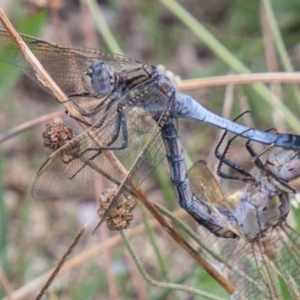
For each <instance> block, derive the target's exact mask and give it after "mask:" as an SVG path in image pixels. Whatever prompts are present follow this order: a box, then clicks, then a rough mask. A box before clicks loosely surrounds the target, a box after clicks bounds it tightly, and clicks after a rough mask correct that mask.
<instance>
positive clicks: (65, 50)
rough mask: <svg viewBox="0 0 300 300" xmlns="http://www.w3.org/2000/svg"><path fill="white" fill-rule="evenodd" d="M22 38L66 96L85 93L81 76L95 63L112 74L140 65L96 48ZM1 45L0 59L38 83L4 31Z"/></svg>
mask: <svg viewBox="0 0 300 300" xmlns="http://www.w3.org/2000/svg"><path fill="white" fill-rule="evenodd" d="M21 37H22V39H23V40H24V41H25V43H26V44H27V45H28V47H29V48H30V49H31V51H32V52H33V53H34V55H35V56H36V57H37V59H38V60H39V61H40V62H41V64H42V65H43V66H44V68H45V69H46V70H47V72H48V73H49V74H50V75H51V77H52V78H53V79H54V80H55V81H56V83H57V84H58V85H59V87H60V88H61V89H62V90H63V91H64V92H65V93H66V95H67V96H69V95H72V94H81V93H83V92H86V90H85V88H84V86H83V82H82V76H83V73H84V72H86V71H87V70H88V69H89V68H90V66H91V64H92V63H93V62H94V61H96V60H101V61H103V62H104V63H107V64H108V65H109V66H110V67H111V70H113V71H121V70H123V69H124V68H128V67H132V66H137V65H140V64H141V63H140V62H138V61H136V60H134V59H131V58H128V57H126V56H122V55H116V54H105V53H102V52H100V51H98V50H95V49H88V48H72V47H66V46H60V45H58V44H54V43H50V42H46V41H43V40H39V39H36V38H33V37H30V36H27V35H21ZM0 46H1V55H0V59H1V60H3V61H6V62H8V63H10V64H13V65H16V66H18V67H19V68H20V69H22V71H23V72H25V73H26V74H27V75H29V76H30V77H31V78H33V79H34V80H35V81H36V82H38V83H39V81H38V79H37V78H36V77H35V75H34V73H33V71H32V70H31V68H30V66H29V65H28V64H27V62H26V60H25V58H24V57H23V55H22V53H21V52H20V50H19V49H18V47H17V46H16V45H15V44H14V42H13V41H12V40H11V37H10V35H9V34H8V33H7V32H6V31H5V30H4V29H0ZM39 84H40V83H39Z"/></svg>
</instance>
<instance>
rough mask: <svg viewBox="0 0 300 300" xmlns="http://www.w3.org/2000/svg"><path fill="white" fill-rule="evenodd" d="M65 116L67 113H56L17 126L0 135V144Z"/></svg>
mask: <svg viewBox="0 0 300 300" xmlns="http://www.w3.org/2000/svg"><path fill="white" fill-rule="evenodd" d="M63 116H65V112H63V111H57V112H55V113H52V114H48V115H45V116H42V117H40V118H37V119H35V120H32V121H29V122H26V123H23V124H21V125H19V126H16V127H15V128H13V129H11V130H8V131H6V132H5V133H3V134H0V144H1V143H3V142H4V141H6V140H8V139H10V138H12V137H13V136H15V135H17V134H20V133H21V132H23V131H25V130H28V129H31V128H32V127H34V126H37V125H39V124H41V123H44V122H48V121H51V120H52V119H54V118H55V117H63Z"/></svg>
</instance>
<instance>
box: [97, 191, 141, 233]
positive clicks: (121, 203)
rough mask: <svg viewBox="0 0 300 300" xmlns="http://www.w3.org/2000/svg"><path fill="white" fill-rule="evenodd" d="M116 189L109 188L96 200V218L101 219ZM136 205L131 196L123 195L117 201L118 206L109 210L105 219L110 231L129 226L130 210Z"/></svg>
mask: <svg viewBox="0 0 300 300" xmlns="http://www.w3.org/2000/svg"><path fill="white" fill-rule="evenodd" d="M116 191H117V189H116V187H114V188H110V189H108V190H106V191H105V192H103V193H102V195H101V196H100V197H99V198H98V203H99V208H98V212H97V213H98V216H99V218H102V217H103V215H104V213H105V211H106V210H107V208H108V207H109V204H110V202H111V201H112V199H113V198H114V195H115V193H116ZM136 205H137V201H136V200H135V199H133V198H132V197H131V196H129V195H127V196H125V195H124V194H123V195H121V196H120V198H119V199H118V204H117V205H116V206H115V207H114V208H113V209H112V210H111V212H110V214H109V215H108V217H107V219H106V225H107V227H108V229H110V230H122V229H125V228H127V227H128V226H129V224H130V222H131V221H132V220H133V217H134V216H133V213H132V210H133V209H134V208H135V206H136Z"/></svg>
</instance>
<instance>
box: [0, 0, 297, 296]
mask: <svg viewBox="0 0 300 300" xmlns="http://www.w3.org/2000/svg"><path fill="white" fill-rule="evenodd" d="M178 3H180V5H182V7H183V8H184V9H186V10H187V11H188V12H190V13H191V15H192V16H193V17H194V19H195V20H193V19H186V18H185V17H186V16H185V15H184V14H183V13H182V11H176V10H175V9H176V8H177V4H178ZM0 7H1V8H2V9H3V10H4V11H5V13H6V14H7V15H8V17H9V18H10V20H11V21H12V22H13V24H14V25H15V27H16V28H17V29H18V31H19V32H21V33H25V34H29V35H33V36H36V37H40V38H41V39H44V40H48V41H52V42H57V43H59V44H67V45H73V46H80V47H82V46H84V47H92V48H97V49H100V50H101V51H104V52H117V53H124V54H125V55H127V56H129V57H133V58H135V59H136V60H140V61H146V62H149V63H151V64H154V65H157V64H163V65H164V66H166V68H167V69H170V70H171V71H173V72H174V73H175V74H177V75H179V76H181V78H182V79H190V78H204V77H209V76H216V75H226V74H230V73H239V72H240V71H239V69H240V65H239V62H241V63H242V64H243V65H244V67H245V68H248V69H249V70H251V71H252V72H271V71H293V70H295V71H297V70H298V69H299V66H300V47H299V40H300V33H299V32H300V3H299V1H296V0H289V1H286V0H273V1H272V2H271V1H267V0H266V1H239V0H232V1H228V0H227V1H226V0H224V1H216V0H212V1H205V0H182V1H178V2H176V1H171V0H170V1H168V0H164V1H163V0H161V1H159V0H152V1H138V0H122V1H116V0H106V1H105V0H103V1H97V2H94V1H85V0H82V1H74V0H65V1H60V0H52V1H51V0H49V1H46V0H44V1H39V0H24V1H21V0H20V1H17V0H0ZM194 21H195V22H196V25H197V26H200V27H199V28H198V27H196V25H195V24H194V23H193V22H194ZM272 22H273V23H272ZM270 24H271V25H270ZM272 24H273V26H272ZM274 24H275V25H274ZM105 26H107V28H108V29H109V31H106V32H104V31H103V30H104V29H105ZM201 26H202V27H201ZM205 29H206V30H207V31H205ZM110 34H111V35H110ZM215 39H216V40H218V41H219V42H220V43H221V44H222V45H223V46H224V47H225V48H224V49H223V48H222V47H221V48H220V49H219V48H217V47H216V44H215V42H216V40H215ZM226 49H227V50H226ZM267 87H269V88H270V89H271V90H272V91H273V93H274V95H275V96H276V97H277V99H278V100H279V102H280V103H281V105H282V106H284V107H285V109H286V111H284V113H282V112H280V111H279V110H278V109H277V108H276V107H277V106H276V105H277V104H276V103H275V102H272V101H270V100H269V99H267V98H268V96H270V97H269V98H272V97H271V95H270V94H268V93H267V94H266V91H267V90H266V88H267ZM263 88H264V89H260V90H259V89H255V88H253V86H236V87H234V88H228V87H215V88H211V87H209V88H201V89H200V88H199V89H194V90H193V91H190V92H189V91H185V93H190V94H191V95H192V96H193V97H194V98H195V99H197V100H198V101H199V102H200V103H201V104H203V105H204V106H205V107H207V108H208V109H210V110H212V111H214V112H216V113H218V114H222V115H225V116H226V117H228V118H231V119H232V118H234V117H235V116H236V115H238V114H239V113H240V112H242V111H244V110H246V109H250V110H251V111H252V112H253V115H252V119H251V120H248V121H247V122H248V123H247V124H248V125H253V126H255V127H256V128H260V129H262V130H265V129H268V128H272V127H275V128H277V129H278V130H279V131H285V132H294V133H299V132H300V130H299V128H300V127H299V124H298V123H297V122H292V117H290V116H293V117H295V119H296V120H297V119H299V114H300V109H299V101H298V100H299V99H300V97H299V95H300V93H299V90H298V87H296V86H295V85H288V84H287V85H279V84H273V85H271V86H264V87H263ZM0 105H1V110H0V126H1V127H0V128H1V133H2V134H5V133H6V132H7V130H9V129H11V128H14V126H17V125H20V124H23V123H24V122H27V121H29V120H33V119H36V118H37V117H40V116H42V115H47V114H49V113H52V112H55V111H62V110H63V109H62V108H61V107H60V106H59V104H57V103H56V101H55V100H54V99H53V97H52V96H51V95H49V94H47V93H45V92H44V91H43V90H41V89H39V88H38V87H37V86H36V84H35V83H33V82H32V81H30V79H28V78H26V77H25V76H24V75H22V74H21V72H20V70H19V69H18V68H15V67H12V66H10V65H6V64H3V63H1V65H0ZM286 112H287V114H286ZM249 122H250V123H249ZM43 129H44V124H42V125H39V126H36V127H34V128H31V129H30V130H27V131H25V132H22V133H21V134H18V135H17V136H15V137H13V138H11V139H9V140H7V141H5V142H4V143H2V145H1V155H0V176H1V186H0V264H1V266H2V272H4V273H5V277H6V278H7V280H8V283H9V287H10V288H11V289H12V290H18V289H19V288H21V287H26V286H30V284H32V282H34V280H36V279H38V278H39V276H41V275H42V274H44V273H45V272H47V271H48V270H50V269H51V268H52V267H54V266H55V264H56V263H57V261H58V260H59V258H60V257H61V256H62V255H63V253H64V251H66V249H67V247H68V245H70V243H71V241H72V239H73V238H74V236H75V234H76V233H77V232H78V230H79V229H80V228H81V227H82V226H83V224H84V223H85V222H87V221H89V222H95V221H96V220H97V216H96V205H95V202H94V201H93V199H79V200H76V201H75V200H74V201H62V200H56V201H53V200H49V201H44V202H39V201H35V200H33V199H32V197H31V194H30V189H31V185H32V180H33V178H34V175H35V174H36V172H37V170H38V168H39V166H40V165H41V163H42V162H43V161H44V160H45V159H46V158H47V156H48V155H49V154H50V153H48V152H47V150H46V149H44V148H43V142H42V137H41V132H42V131H43ZM297 129H298V131H297ZM179 131H180V136H181V140H182V143H183V145H184V148H185V152H186V154H188V156H187V161H188V164H189V165H190V161H195V160H197V159H199V158H204V159H206V160H208V161H209V163H210V165H211V166H214V164H215V161H214V159H213V150H214V147H215V144H216V141H217V139H218V136H219V134H220V132H219V131H218V130H217V129H216V128H212V127H211V126H208V125H203V124H195V123H193V122H187V121H181V120H180V121H179ZM241 151H243V146H242V144H238V145H235V146H234V147H232V149H231V150H230V156H231V157H234V159H235V161H236V162H237V163H240V164H241V165H243V166H245V167H250V165H249V163H250V160H249V159H248V158H247V156H246V155H242V154H241ZM237 154H238V155H237ZM164 163H165V162H164ZM167 169H168V168H167V167H166V165H165V164H163V165H162V166H160V167H159V168H158V169H157V170H156V171H155V173H154V174H153V176H151V178H149V179H148V180H147V182H146V183H145V184H143V190H144V192H145V193H146V195H147V196H149V198H150V199H152V200H153V201H155V202H158V203H161V204H162V205H164V206H166V207H167V208H168V209H170V210H176V209H178V204H177V203H176V200H175V196H174V193H173V190H172V187H171V185H170V177H169V173H168V172H167V171H166V170H167ZM296 186H297V185H296ZM229 188H230V189H231V187H229ZM230 191H231V190H230ZM135 214H136V217H135V220H134V222H133V224H132V225H131V226H132V227H134V226H137V225H138V224H140V223H143V222H144V221H145V219H150V218H151V217H150V216H149V215H148V214H146V215H145V214H144V213H141V209H137V210H136V212H135ZM184 221H185V222H187V223H188V224H189V225H190V226H191V227H192V228H194V229H195V230H196V226H195V223H194V222H193V220H191V218H190V217H188V216H185V217H184ZM92 227H93V225H91V228H92ZM115 235H117V234H116V233H111V232H108V231H107V230H106V229H102V230H100V231H99V232H96V234H94V235H90V233H89V232H88V233H87V234H85V238H84V239H83V240H81V242H80V244H79V245H78V247H77V249H76V250H75V253H74V255H79V254H81V253H86V251H88V250H89V249H92V248H93V247H96V246H97V245H99V244H101V243H102V244H104V243H105V242H107V241H108V240H109V239H110V238H111V237H112V236H115ZM154 238H155V240H156V243H157V246H158V248H159V251H160V255H161V257H162V258H163V260H164V261H165V267H166V269H164V268H163V267H162V265H163V264H162V263H161V262H159V260H157V256H155V255H154V254H153V253H154V249H153V244H152V243H151V242H150V241H149V233H148V235H147V234H146V233H145V232H142V233H140V234H135V236H134V238H132V243H133V245H134V248H135V251H136V252H137V253H138V255H139V257H140V259H141V260H142V262H143V264H144V267H145V269H146V270H147V272H148V273H149V274H151V276H153V277H155V278H156V279H157V280H163V281H170V282H174V283H183V284H185V285H188V286H192V287H195V288H197V289H199V290H203V291H207V292H210V293H212V294H213V295H216V296H221V297H223V298H225V299H228V298H229V296H228V295H227V294H226V292H225V291H224V290H222V288H221V287H219V286H218V284H217V283H216V282H215V281H213V280H212V279H211V278H210V277H209V276H208V275H207V274H206V273H205V272H204V271H202V270H201V268H199V267H196V266H195V264H194V262H193V261H192V260H191V259H190V257H189V256H188V255H187V254H186V253H184V252H183V251H182V250H181V249H179V248H178V246H177V245H176V244H175V243H174V242H173V241H172V240H171V239H170V238H169V236H167V234H166V233H165V232H163V230H161V229H159V228H158V229H155V231H154ZM38 290H39V286H38V287H36V288H33V289H32V293H33V294H30V293H29V294H26V295H25V296H24V298H22V297H20V298H14V299H31V298H32V297H33V296H32V295H34V293H36V292H37V291H38ZM50 290H51V293H50V294H49V297H52V298H51V299H147V298H149V299H175V298H177V299H196V298H197V297H196V296H193V295H191V294H187V293H183V292H178V291H169V290H167V289H161V288H157V287H153V286H150V285H148V284H147V283H146V282H145V281H144V280H143V279H142V277H141V275H140V274H139V273H138V271H137V269H136V267H135V266H134V265H133V263H132V261H131V259H130V257H129V255H128V253H127V252H126V251H125V249H124V245H123V243H122V242H120V241H119V242H117V243H116V244H115V245H114V246H111V248H107V249H102V250H101V251H98V252H95V255H93V256H91V257H89V258H88V259H86V258H82V259H81V262H80V263H78V264H77V265H76V266H74V267H72V268H70V269H69V270H68V271H66V272H64V273H63V274H62V275H60V276H59V278H57V279H56V280H55V282H54V284H53V286H52V287H51V289H50ZM2 297H5V292H4V289H3V288H2V286H1V285H0V298H2Z"/></svg>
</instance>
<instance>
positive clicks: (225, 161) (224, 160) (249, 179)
mask: <svg viewBox="0 0 300 300" xmlns="http://www.w3.org/2000/svg"><path fill="white" fill-rule="evenodd" d="M226 133H227V132H226V131H225V133H224V134H223V136H222V138H221V140H220V142H219V143H218V145H217V147H216V149H215V156H216V157H217V159H218V160H219V164H218V168H217V174H218V176H220V177H222V178H224V179H232V180H239V181H242V182H255V178H254V177H253V176H252V175H251V174H250V173H249V172H247V171H246V170H244V169H243V168H242V167H241V166H239V165H237V164H235V163H233V162H232V161H231V160H229V159H227V158H226V154H227V152H228V150H229V147H230V145H231V143H232V142H233V141H234V139H236V138H237V137H238V136H239V135H235V136H234V137H232V138H231V139H230V140H229V141H228V143H227V145H226V147H225V149H224V151H223V153H221V152H220V151H219V149H220V145H221V143H222V141H223V139H224V137H225V135H226ZM223 164H225V165H227V166H228V167H230V168H231V169H233V170H235V171H236V172H238V173H240V174H241V175H243V176H244V177H241V176H236V175H231V174H228V173H225V172H223V171H222V166H223Z"/></svg>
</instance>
